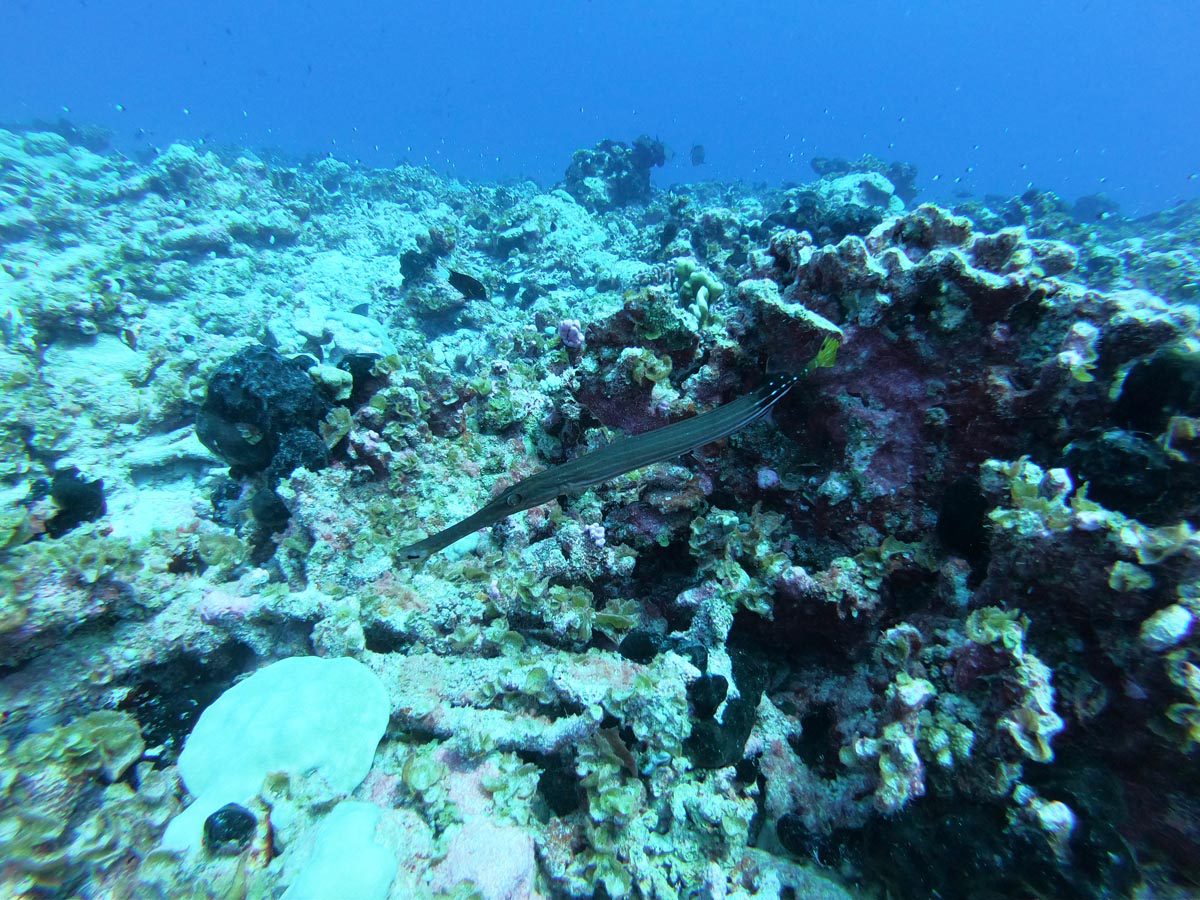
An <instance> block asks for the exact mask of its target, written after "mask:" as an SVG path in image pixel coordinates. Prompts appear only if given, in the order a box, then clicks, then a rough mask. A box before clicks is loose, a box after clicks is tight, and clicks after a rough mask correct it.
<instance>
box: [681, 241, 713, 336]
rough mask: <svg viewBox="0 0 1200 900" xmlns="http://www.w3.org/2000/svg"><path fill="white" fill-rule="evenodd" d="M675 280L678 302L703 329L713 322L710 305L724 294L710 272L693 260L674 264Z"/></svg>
mask: <svg viewBox="0 0 1200 900" xmlns="http://www.w3.org/2000/svg"><path fill="white" fill-rule="evenodd" d="M675 279H676V281H677V282H678V284H679V300H680V302H681V303H683V305H684V307H686V308H687V311H688V312H690V313H691V314H692V315H693V316H694V317H695V319H696V326H697V327H698V328H700V329H703V328H705V327H707V326H708V324H709V323H710V322H712V320H713V316H712V304H713V303H715V302H716V301H717V299H718V298H719V297H720V296H721V294H723V293H724V292H725V285H724V284H722V283H721V282H720V280H718V279H717V277H716V276H715V275H713V274H712V272H710V271H708V270H707V269H704V268H701V267H700V266H699V265H698V264H697V263H696V261H695V260H693V259H687V258H684V259H680V260H678V261H677V262H676V263H675Z"/></svg>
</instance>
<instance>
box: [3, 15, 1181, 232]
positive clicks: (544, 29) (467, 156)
mask: <svg viewBox="0 0 1200 900" xmlns="http://www.w3.org/2000/svg"><path fill="white" fill-rule="evenodd" d="M0 27H2V30H3V32H4V33H5V35H6V39H5V44H6V52H5V53H4V54H3V55H2V56H0V84H2V85H3V86H4V90H3V91H2V92H0V121H4V120H8V121H14V122H27V121H29V120H31V119H35V118H38V119H44V120H51V121H52V120H55V119H57V118H58V117H59V116H60V115H65V116H66V117H67V118H68V119H70V120H71V121H73V122H76V123H88V124H96V125H102V126H105V127H107V128H111V129H112V131H113V141H114V144H115V146H116V147H118V148H121V149H124V150H127V151H135V150H137V149H139V148H148V147H152V146H159V147H165V146H166V145H168V144H169V143H170V142H171V141H174V140H187V141H197V140H205V141H208V142H212V143H214V144H224V145H230V146H237V147H250V148H260V149H261V148H276V149H278V150H279V151H282V152H283V153H284V154H289V155H295V156H303V155H309V154H316V155H324V154H333V155H335V156H337V157H340V158H343V159H345V160H347V161H354V160H361V161H362V162H364V163H366V164H368V165H372V166H390V165H393V164H394V163H396V162H398V161H409V162H413V163H421V164H426V163H427V164H429V165H431V166H433V167H434V169H435V170H437V171H438V172H440V173H442V174H446V175H452V176H461V177H465V178H472V179H511V178H533V179H535V180H537V181H538V182H539V183H542V184H547V183H552V182H554V181H557V180H559V179H560V178H561V177H562V174H563V169H564V166H565V163H564V160H567V159H568V158H569V156H570V153H571V152H572V151H573V150H575V149H576V148H578V147H584V146H591V145H592V144H594V143H595V142H596V141H598V140H600V139H602V138H614V139H619V140H620V139H623V140H629V139H632V138H633V137H634V136H636V135H638V134H642V133H646V134H650V135H655V136H658V137H659V138H661V139H662V140H663V141H664V142H665V143H666V144H667V146H668V147H669V148H671V149H672V150H674V151H675V155H674V157H673V159H672V160H671V161H670V163H669V165H668V166H666V167H665V168H664V169H663V170H661V171H659V172H657V173H656V175H655V177H656V180H657V182H658V183H659V184H665V183H670V182H673V181H692V180H696V179H697V177H698V176H702V177H703V178H708V179H719V180H730V179H738V180H743V181H750V182H766V183H771V184H778V183H781V182H788V181H803V180H806V179H807V178H809V177H810V176H811V171H810V169H809V161H810V160H811V159H812V158H813V157H814V156H829V157H842V158H849V159H852V158H857V157H858V156H860V155H861V154H863V153H873V154H875V155H876V156H879V157H881V158H884V159H888V160H889V161H890V160H891V159H901V160H904V161H907V162H911V163H914V164H915V165H916V166H917V167H918V169H919V171H920V178H919V183H920V185H921V186H922V188H923V190H924V191H925V194H924V196H925V197H926V198H928V199H950V198H954V197H955V196H956V195H958V194H961V193H966V192H969V193H971V194H974V195H977V196H979V195H984V194H988V193H996V194H1004V195H1011V194H1014V193H1020V192H1021V191H1023V190H1025V189H1026V187H1027V186H1029V185H1033V186H1036V187H1038V188H1040V189H1046V190H1053V191H1055V192H1057V193H1059V194H1060V195H1061V196H1064V197H1066V198H1068V199H1074V198H1076V197H1078V196H1080V195H1085V194H1092V193H1096V192H1105V193H1107V194H1108V195H1110V196H1111V197H1112V198H1113V199H1114V200H1116V201H1117V202H1118V203H1120V204H1121V206H1122V208H1123V209H1124V210H1125V211H1126V212H1127V213H1139V212H1148V211H1151V210H1154V209H1158V208H1162V207H1165V206H1168V205H1170V204H1171V203H1173V202H1175V201H1177V200H1179V199H1181V198H1188V197H1196V196H1200V181H1198V180H1197V179H1198V177H1200V176H1198V175H1197V173H1198V172H1200V57H1198V55H1197V54H1196V52H1195V48H1196V46H1197V45H1198V44H1200V15H1197V10H1196V7H1195V5H1194V4H1193V3H1190V2H1170V0H1150V2H1146V3H1138V4H1130V3H1122V2H1119V0H1067V2H1062V3H1053V4H1047V3H1041V2H1037V0H1009V2H1004V3H988V2H962V3H954V4H947V3H941V2H936V0H927V2H904V3H892V2H882V0H864V2H856V3H854V4H852V5H851V4H844V3H813V2H779V0H761V2H751V3H744V4H730V3H725V2H713V0H701V2H680V0H659V2H654V3H642V2H636V0H612V2H600V0H596V2H566V3H558V4H549V3H541V2H536V0H535V2H529V0H520V2H508V3H503V4H496V3H485V2H474V0H470V2H460V3H453V4H422V3H410V2H401V3H394V2H382V0H374V2H373V0H364V2H358V3H354V4H344V3H333V2H329V3H319V2H295V0H264V2H258V3H245V2H237V0H208V2H204V3H183V2H151V0H108V2H101V0H38V2H30V0H24V2H18V0H8V2H6V3H5V4H4V8H3V10H2V11H0ZM697 143H699V144H703V145H704V147H705V150H706V154H705V157H706V161H705V164H704V167H703V168H702V169H701V170H699V171H696V170H693V168H692V167H691V164H690V154H689V151H690V148H691V147H692V145H694V144H697Z"/></svg>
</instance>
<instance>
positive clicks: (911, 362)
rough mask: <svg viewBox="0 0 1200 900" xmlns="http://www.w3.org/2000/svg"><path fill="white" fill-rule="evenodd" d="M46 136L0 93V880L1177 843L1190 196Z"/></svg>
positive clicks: (707, 862)
mask: <svg viewBox="0 0 1200 900" xmlns="http://www.w3.org/2000/svg"><path fill="white" fill-rule="evenodd" d="M81 135H82V133H81V132H78V131H77V130H71V129H60V130H56V131H55V132H53V133H52V132H38V131H27V132H23V133H14V132H7V131H0V196H2V197H3V198H4V202H3V203H2V204H0V248H2V249H3V254H4V259H5V262H4V265H3V266H0V384H3V387H4V390H3V391H2V392H0V398H2V399H0V404H2V405H3V409H2V411H3V416H0V445H2V446H3V449H4V452H3V453H2V454H0V500H2V501H3V502H2V505H0V703H2V704H3V709H4V710H5V717H4V721H3V722H2V723H0V793H2V794H3V800H4V803H3V816H4V817H5V826H4V828H3V829H2V831H3V838H2V839H0V840H2V841H3V842H4V852H3V853H2V854H0V855H2V856H3V857H4V862H3V864H2V865H0V892H3V893H6V894H12V895H22V894H25V895H31V896H63V897H67V896H80V897H109V896H137V897H164V898H165V897H195V898H208V897H223V896H268V895H269V896H285V897H304V896H320V895H322V894H326V895H327V894H328V890H329V888H328V885H330V884H339V885H347V884H351V883H353V885H354V888H353V889H354V891H355V893H356V894H357V895H358V896H363V897H381V898H383V897H389V896H390V897H407V896H421V895H439V894H440V895H444V896H481V897H488V898H501V897H513V896H543V897H593V896H609V897H626V896H627V897H656V898H673V897H679V898H682V897H693V896H710V897H756V896H757V897H776V896H803V897H828V898H844V897H852V896H880V895H882V894H884V893H887V894H889V895H893V896H934V895H938V896H983V895H988V896H1056V897H1067V898H1071V897H1079V898H1084V897H1095V896H1150V895H1151V894H1153V895H1154V896H1163V897H1184V896H1188V895H1189V892H1190V891H1191V890H1193V888H1194V884H1195V882H1196V880H1197V879H1198V878H1200V867H1198V866H1197V863H1196V860H1197V859H1200V794H1198V791H1197V788H1196V785H1197V784H1200V777H1198V776H1200V771H1198V770H1197V766H1198V764H1200V762H1198V761H1200V626H1197V618H1198V617H1200V532H1198V531H1197V526H1198V525H1200V523H1198V522H1197V521H1196V519H1197V516H1198V515H1200V508H1198V498H1200V482H1198V480H1197V479H1198V477H1200V476H1197V474H1196V473H1197V469H1196V454H1197V453H1200V448H1198V447H1197V435H1198V434H1200V424H1198V423H1200V362H1198V360H1200V312H1198V311H1197V307H1196V305H1195V298H1196V292H1195V285H1196V283H1197V274H1196V273H1197V272H1200V266H1198V265H1197V264H1196V263H1195V261H1196V260H1197V259H1198V258H1200V255H1198V254H1200V209H1198V208H1196V207H1195V206H1186V205H1185V206H1181V207H1178V208H1176V209H1173V210H1169V211H1166V212H1163V213H1161V214H1158V215H1155V216H1150V217H1145V218H1142V219H1139V220H1136V221H1134V220H1129V219H1127V218H1125V217H1124V216H1122V214H1121V212H1120V210H1119V208H1117V207H1116V206H1115V205H1114V204H1112V203H1111V202H1110V201H1107V200H1106V199H1105V198H1102V197H1095V198H1084V199H1083V200H1080V201H1079V202H1078V203H1076V204H1074V206H1072V205H1069V204H1067V203H1065V202H1064V201H1062V200H1060V199H1059V198H1057V197H1055V196H1054V195H1053V194H1049V193H1044V192H1039V191H1029V192H1027V193H1026V194H1024V195H1023V196H1021V197H1015V198H1008V199H996V198H987V199H986V200H973V199H971V200H964V202H963V203H961V204H959V205H957V206H956V207H955V208H953V209H950V208H943V207H940V206H937V205H934V204H927V203H926V204H920V203H917V202H916V198H917V182H916V177H915V176H916V173H915V170H914V169H913V168H912V167H911V166H907V165H905V164H900V163H887V162H883V161H881V160H878V159H874V158H871V157H864V158H863V159H860V160H858V161H856V162H844V161H839V160H821V161H818V162H817V163H815V166H816V169H817V176H818V177H817V179H816V180H814V181H812V182H810V183H807V184H801V185H795V186H789V187H786V188H783V189H768V188H750V187H743V186H736V185H717V184H703V185H694V186H676V187H674V188H672V189H671V190H669V191H662V192H659V191H655V190H654V189H653V187H652V184H651V181H650V172H651V170H652V169H653V168H654V167H655V166H656V165H660V164H661V163H662V162H663V161H664V160H665V158H666V149H665V148H664V147H663V146H662V145H661V143H659V142H657V141H656V140H653V139H650V138H645V137H643V138H639V139H637V140H636V141H634V142H633V143H632V144H625V143H620V142H615V141H605V142H603V143H601V144H599V145H597V146H596V147H594V148H592V149H590V150H581V151H579V152H578V153H577V154H576V155H575V157H574V159H573V160H572V161H571V163H570V166H569V168H568V169H567V171H566V175H565V178H564V181H563V184H562V186H561V187H556V188H552V189H549V190H541V189H539V188H537V187H536V186H535V185H533V184H530V183H522V184H514V185H490V184H467V183H460V182H456V181H453V180H448V179H444V178H441V177H439V176H437V175H435V174H434V173H432V172H430V171H428V170H425V169H420V168H415V167H411V166H400V167H397V168H395V169H390V170H367V169H363V168H361V167H359V166H356V165H350V164H348V163H344V162H341V161H339V160H336V159H333V158H327V159H322V160H319V161H315V162H311V163H305V164H302V165H294V166H289V165H284V164H278V163H272V164H267V163H265V162H263V161H261V160H260V159H258V158H256V157H255V156H254V155H253V154H250V153H248V152H247V153H244V154H242V155H236V154H223V155H222V154H217V153H214V152H208V151H204V150H201V149H197V148H192V147H187V146H182V145H174V146H171V147H169V148H167V149H165V150H164V151H163V152H161V153H160V154H158V155H157V156H156V157H155V158H154V159H152V160H150V161H148V162H147V163H145V164H138V163H133V162H130V161H128V160H125V159H123V158H120V157H117V156H110V155H103V153H102V152H100V151H98V150H97V149H96V148H94V147H93V148H92V149H89V148H87V147H85V146H83V144H82V143H81V142H80V139H81ZM72 141H74V143H72ZM829 338H837V339H838V340H839V341H840V342H841V350H840V352H839V355H838V360H837V365H836V366H835V367H833V368H826V369H821V370H820V371H816V372H813V373H812V375H811V377H810V378H808V379H806V380H805V381H803V382H802V383H801V384H800V385H799V386H798V387H797V388H796V389H795V390H793V391H792V392H791V393H790V394H789V395H788V396H787V397H785V398H784V399H782V400H781V401H780V402H779V403H778V404H777V405H776V406H775V407H774V409H773V413H772V417H771V418H770V419H763V420H759V421H756V422H755V423H754V424H752V425H750V426H748V427H746V428H744V429H743V430H741V431H739V432H737V433H735V434H733V435H732V436H730V437H728V438H727V439H725V440H723V441H721V442H718V443H716V444H710V445H708V446H704V447H701V448H698V449H697V450H695V451H694V452H692V453H690V454H689V455H687V456H686V457H683V458H681V459H675V460H668V461H664V462H659V463H655V464H654V465H651V466H648V467H646V468H644V469H642V470H638V471H633V472H629V473H626V474H623V475H620V476H618V477H615V478H613V479H611V480H609V481H607V482H603V483H600V484H595V485H593V486H592V487H591V488H590V489H588V490H586V491H584V492H582V493H580V494H579V495H577V496H569V497H566V496H565V497H561V498H558V499H555V500H553V501H551V502H549V503H546V504H543V505H540V506H536V507H534V508H532V509H528V510H527V511H525V512H522V513H520V514H518V515H514V516H509V517H507V518H503V519H501V520H500V521H497V522H495V524H494V525H492V526H491V527H490V528H489V529H486V530H484V531H482V532H477V533H475V534H471V535H468V536H466V537H464V538H463V539H462V540H459V541H458V542H457V543H455V544H453V545H451V546H449V547H447V548H446V549H445V551H444V552H443V553H441V554H438V555H436V556H433V557H431V558H429V559H428V561H426V562H425V563H424V564H423V565H422V566H419V567H410V566H406V565H403V564H402V561H401V560H399V559H398V558H397V552H398V551H399V550H400V548H402V547H404V546H406V545H409V544H411V543H413V542H415V541H417V540H419V539H421V538H423V537H425V536H427V535H429V534H433V533H436V532H437V531H439V530H441V529H443V528H445V527H446V526H447V525H449V524H451V523H453V522H456V521H458V520H460V519H462V518H464V517H465V516H467V515H469V514H470V513H471V512H473V511H474V510H476V509H479V508H481V507H483V506H484V505H485V504H487V503H489V502H491V501H492V500H494V499H495V498H496V497H500V496H504V495H503V491H504V490H505V489H506V488H508V487H510V486H511V485H513V484H515V483H517V482H519V481H521V480H522V479H525V478H527V477H529V476H530V475H533V474H535V473H536V472H539V471H541V470H543V469H546V468H549V467H551V466H554V465H557V464H561V463H564V462H567V461H569V460H571V459H574V458H577V457H578V456H580V455H581V454H583V453H585V452H588V451H591V450H594V449H597V448H598V447H600V446H602V445H604V444H606V443H608V442H610V441H612V440H614V439H618V438H619V437H620V435H621V434H623V433H637V432H642V431H650V430H652V429H656V428H659V427H661V426H663V425H666V424H668V423H670V422H673V421H678V420H681V419H684V418H686V417H689V416H693V415H697V414H701V413H704V412H707V411H709V410H711V409H713V408H715V407H717V406H719V405H721V404H723V403H725V402H728V401H730V400H731V399H733V398H736V397H740V396H745V395H747V394H749V393H751V392H753V391H754V390H755V389H756V388H757V387H758V386H759V385H761V384H763V383H764V382H766V381H768V380H769V378H770V377H771V376H772V374H774V373H776V372H783V373H787V372H795V371H797V370H798V369H799V368H800V367H802V366H804V365H806V364H807V363H808V362H809V361H810V360H812V359H813V357H814V356H815V355H816V353H817V351H818V349H819V348H820V347H821V346H822V344H823V342H825V341H826V340H827V339H829ZM336 673H340V674H336ZM264 685H265V686H266V687H264ZM356 714H361V715H360V716H358V717H357V718H356ZM362 717H366V719H369V721H367V722H365V724H364V721H363V718H362ZM485 859H486V860H488V861H489V862H488V863H487V864H485V863H484V860H485ZM351 878H353V879H354V881H353V882H351V881H349V880H347V879H351Z"/></svg>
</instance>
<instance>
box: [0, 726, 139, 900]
mask: <svg viewBox="0 0 1200 900" xmlns="http://www.w3.org/2000/svg"><path fill="white" fill-rule="evenodd" d="M143 752H145V743H144V742H143V741H142V736H141V732H140V730H139V729H138V725H137V722H136V721H135V720H134V718H133V717H132V716H130V715H129V714H128V713H123V712H115V711H112V710H99V711H97V712H92V713H88V714H87V715H84V716H81V717H80V718H78V719H76V720H74V721H73V722H70V723H69V724H67V725H62V726H59V727H58V728H52V729H50V730H49V731H44V732H41V733H39V734H35V735H31V736H29V737H27V738H25V739H24V740H23V741H21V743H20V744H18V745H17V746H16V747H15V748H11V749H10V748H8V747H7V746H6V745H4V744H3V743H2V742H0V771H2V772H3V779H2V780H0V810H2V811H0V858H3V859H4V860H5V861H6V863H7V865H6V867H5V868H4V871H3V875H2V876H0V890H9V891H12V892H13V893H14V895H15V894H20V893H24V892H27V891H32V890H34V889H36V888H51V889H53V888H56V887H58V886H59V885H60V884H62V882H63V881H64V879H65V878H66V877H67V876H68V874H69V872H70V869H71V867H72V866H83V865H88V866H92V867H100V868H103V867H104V866H106V865H110V864H112V863H113V862H115V861H116V860H117V858H118V856H123V855H124V853H125V852H126V851H127V849H128V847H127V846H126V847H125V848H124V849H123V850H122V851H121V853H120V854H114V852H113V846H112V842H111V840H104V838H103V835H97V833H96V832H97V827H96V824H95V822H94V819H95V817H96V816H97V815H100V816H102V817H103V816H112V815H116V814H117V813H116V807H117V806H120V805H121V803H123V802H124V799H123V798H125V795H126V794H127V793H130V792H129V790H128V788H123V790H122V789H118V790H117V791H116V792H115V793H105V794H104V795H102V797H101V806H100V807H99V809H97V810H96V811H94V813H93V815H92V816H91V817H89V818H88V819H85V820H83V821H82V822H81V823H80V824H79V825H77V826H72V824H71V823H72V822H73V821H76V819H77V813H79V812H82V811H83V807H82V806H81V804H83V803H85V802H86V801H87V800H88V798H89V797H90V796H91V794H90V792H89V790H88V786H89V784H90V783H92V780H93V779H94V778H95V776H100V777H101V778H102V779H103V780H104V781H108V782H113V781H115V780H116V779H117V778H120V777H121V775H122V774H124V772H125V770H126V769H128V768H129V767H130V766H131V765H133V764H134V763H135V762H136V761H137V760H138V759H139V758H141V756H142V754H143ZM114 787H115V786H114ZM160 799H163V798H162V797H160ZM114 804H115V805H114ZM147 814H148V813H147ZM130 815H131V816H132V817H133V818H137V816H134V815H133V812H130Z"/></svg>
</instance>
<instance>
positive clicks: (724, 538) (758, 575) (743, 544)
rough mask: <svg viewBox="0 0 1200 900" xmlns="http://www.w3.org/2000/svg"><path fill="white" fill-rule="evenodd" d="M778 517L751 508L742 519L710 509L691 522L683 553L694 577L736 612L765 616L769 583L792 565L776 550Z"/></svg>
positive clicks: (770, 593)
mask: <svg viewBox="0 0 1200 900" xmlns="http://www.w3.org/2000/svg"><path fill="white" fill-rule="evenodd" d="M783 521H784V520H783V517H782V516H781V515H779V514H778V513H773V512H763V510H762V504H761V503H756V504H755V505H754V507H753V508H752V509H751V510H750V513H749V514H748V515H747V514H745V513H737V512H731V511H729V510H724V509H718V508H717V507H712V508H711V509H709V511H708V512H707V513H705V514H704V515H703V516H698V517H697V518H695V519H693V520H692V523H691V534H690V537H689V539H688V549H689V550H690V552H691V554H692V556H693V557H695V558H696V559H698V560H699V561H700V563H699V567H698V569H697V571H698V573H699V574H700V575H701V576H702V577H704V578H706V579H708V580H710V581H714V582H716V583H717V584H718V585H720V587H721V590H722V594H723V595H724V596H725V597H726V599H727V600H728V601H729V602H730V603H731V604H732V605H735V606H744V607H745V608H746V609H748V610H750V611H751V612H755V613H758V614H759V615H764V616H769V615H770V614H771V608H772V607H771V602H772V598H773V597H774V593H775V592H774V587H773V584H774V581H775V578H776V576H778V575H779V573H780V572H782V571H783V570H784V569H785V568H787V567H788V566H790V565H791V560H790V559H788V557H787V555H786V554H784V553H783V552H782V551H780V550H779V549H778V545H779V540H780V534H779V532H780V530H781V529H782V527H783Z"/></svg>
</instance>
